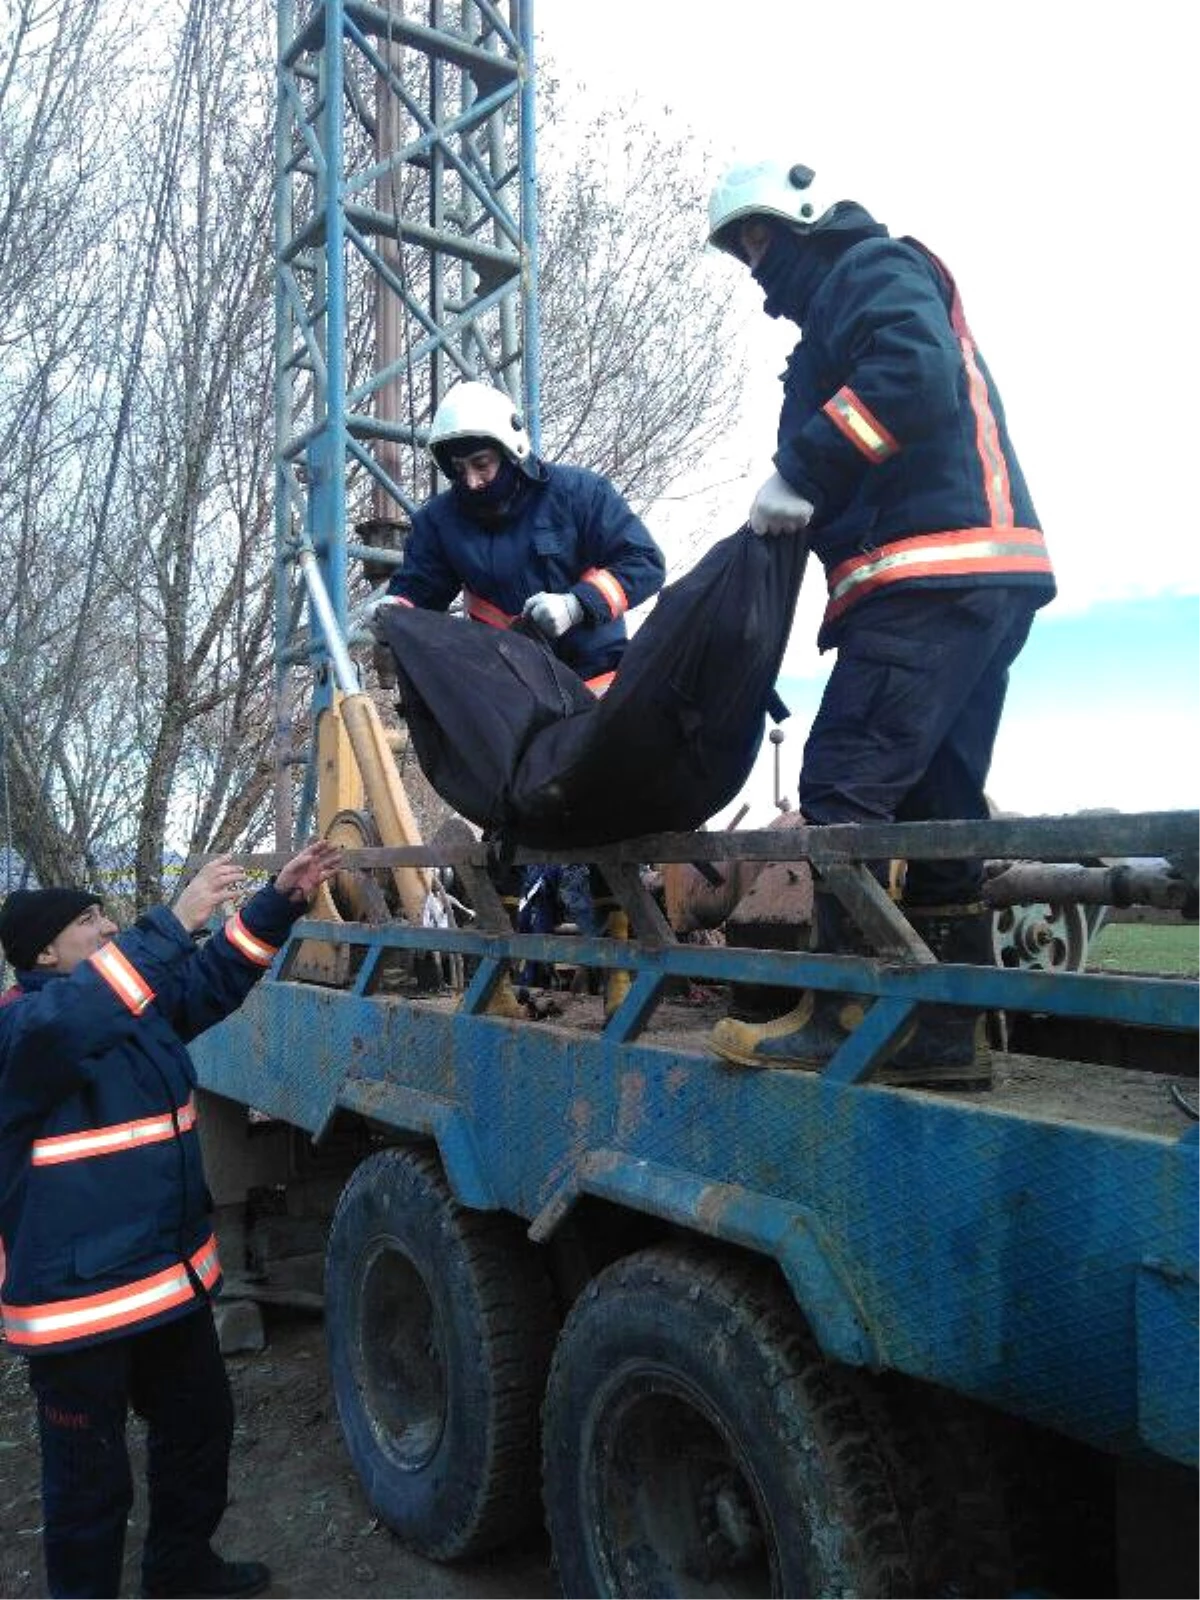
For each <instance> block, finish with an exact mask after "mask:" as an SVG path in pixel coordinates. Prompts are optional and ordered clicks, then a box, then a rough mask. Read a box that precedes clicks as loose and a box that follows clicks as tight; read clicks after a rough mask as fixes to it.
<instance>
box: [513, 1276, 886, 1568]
mask: <svg viewBox="0 0 1200 1600" xmlns="http://www.w3.org/2000/svg"><path fill="white" fill-rule="evenodd" d="M858 1382H859V1380H858V1379H857V1377H856V1375H855V1374H853V1373H851V1372H849V1371H847V1370H846V1369H844V1368H839V1367H836V1366H834V1365H832V1364H831V1363H829V1362H827V1361H825V1360H824V1359H823V1358H822V1357H821V1355H820V1353H819V1351H818V1350H817V1348H816V1345H815V1343H814V1342H813V1340H812V1338H811V1336H810V1335H809V1333H808V1332H807V1330H806V1329H805V1327H804V1324H803V1322H802V1320H801V1319H800V1317H799V1316H798V1314H797V1312H796V1309H795V1307H794V1305H793V1304H792V1302H791V1300H790V1299H789V1297H788V1296H787V1294H786V1292H785V1291H784V1290H783V1289H782V1287H781V1286H779V1285H778V1284H777V1282H776V1280H775V1279H774V1277H773V1276H772V1274H771V1273H770V1271H769V1270H768V1269H765V1268H761V1267H759V1266H757V1265H756V1264H754V1263H748V1262H745V1261H743V1260H741V1259H740V1258H738V1259H735V1258H732V1257H727V1256H723V1255H718V1254H715V1253H712V1252H710V1251H701V1250H697V1251H692V1250H691V1249H688V1248H686V1247H678V1248H658V1249H653V1250H647V1251H644V1252H640V1253H639V1254H637V1255H634V1256H630V1257H628V1258H626V1259H625V1260H623V1261H619V1262H617V1263H616V1264H615V1265H613V1266H611V1267H609V1268H608V1269H607V1271H605V1272H604V1273H603V1274H601V1275H600V1276H599V1277H598V1278H596V1279H595V1280H594V1282H593V1283H592V1284H591V1285H589V1287H588V1288H587V1289H586V1290H585V1291H584V1293H583V1294H582V1295H581V1296H580V1298H579V1299H578V1300H577V1302H576V1304H575V1306H574V1308H573V1309H572V1311H571V1314H570V1316H569V1317H568V1318H567V1321H566V1324H565V1326H564V1328H563V1332H562V1335H561V1337H560V1339H559V1342H558V1347H557V1349H556V1351H555V1356H554V1362H553V1366H552V1368H551V1374H550V1383H549V1387H548V1389H547V1395H546V1406H545V1412H544V1419H543V1469H542V1470H543V1479H544V1484H543V1493H544V1495H545V1501H546V1517H547V1524H548V1527H549V1530H550V1537H551V1541H552V1544H553V1548H554V1558H555V1562H556V1564H557V1567H558V1571H559V1576H560V1579H561V1581H562V1584H563V1590H564V1593H565V1594H567V1595H631V1596H632V1595H704V1596H759V1595H832V1594H836V1595H895V1594H908V1593H911V1592H912V1579H911V1575H910V1571H909V1566H908V1557H907V1549H906V1544H905V1539H904V1534H903V1529H902V1525H901V1521H900V1517H899V1514H898V1511H897V1508H896V1504H895V1501H894V1499H893V1496H892V1491H891V1488H890V1486H889V1482H888V1477H887V1473H886V1471H885V1468H884V1465H883V1462H882V1460H881V1459H880V1456H879V1454H878V1452H877V1450H876V1448H875V1445H874V1442H873V1440H872V1438H871V1435H870V1430H869V1428H868V1426H867V1424H866V1422H865V1420H864V1416H863V1412H862V1409H861V1407H860V1405H859V1402H858V1398H857V1394H856V1390H857V1388H858Z"/></svg>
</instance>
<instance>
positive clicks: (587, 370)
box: [0, 0, 739, 904]
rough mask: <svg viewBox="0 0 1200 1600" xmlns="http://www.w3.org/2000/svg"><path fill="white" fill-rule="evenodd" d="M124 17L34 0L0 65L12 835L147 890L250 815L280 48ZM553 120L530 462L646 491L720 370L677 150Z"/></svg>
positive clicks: (58, 869)
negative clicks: (602, 154) (599, 150)
mask: <svg viewBox="0 0 1200 1600" xmlns="http://www.w3.org/2000/svg"><path fill="white" fill-rule="evenodd" d="M127 4H128V7H129V10H128V14H127V13H126V10H125V8H124V3H121V4H119V3H118V0H100V3H97V0H86V3H85V0H40V9H37V10H35V9H34V7H33V5H32V0H27V3H26V4H24V5H21V6H19V8H18V10H17V12H16V13H15V14H14V20H13V27H12V29H11V33H10V35H9V36H8V37H7V38H6V46H5V51H4V54H3V55H2V56H0V156H2V157H3V161H2V162H0V355H2V356H3V376H2V377H0V446H3V448H0V560H3V561H4V563H5V566H6V568H7V570H8V571H9V572H10V573H12V574H14V576H15V584H14V585H13V587H12V588H11V589H10V590H9V591H8V592H7V594H0V625H2V632H0V690H2V692H0V733H2V734H3V736H4V737H3V742H2V744H0V759H2V760H3V763H4V768H5V774H4V775H5V780H6V781H5V783H4V785H2V786H0V794H7V795H8V796H9V807H10V809H9V815H8V816H7V817H4V816H0V843H3V842H6V841H5V839H4V835H5V832H7V842H9V843H11V844H12V845H13V846H14V847H15V849H16V850H17V851H18V852H19V853H20V854H21V855H23V856H24V857H25V859H26V860H27V861H28V862H29V863H30V864H31V865H32V867H33V869H34V871H35V872H36V873H37V874H38V875H39V876H40V877H42V878H44V879H46V880H47V881H49V880H54V881H64V882H67V881H83V880H85V879H87V878H93V879H94V877H95V874H96V872H97V871H98V870H100V869H105V870H108V871H110V872H115V873H118V874H125V875H126V876H127V878H128V880H129V883H128V887H129V889H130V891H131V893H132V895H133V896H134V897H135V898H136V900H137V902H138V903H140V904H145V903H148V902H150V901H152V900H155V899H157V898H158V897H159V896H160V895H161V893H162V889H163V874H164V860H165V859H166V858H167V856H168V853H169V851H170V850H171V849H175V850H180V851H182V850H194V849H211V848H214V847H225V846H237V845H243V844H245V843H247V842H250V841H256V840H258V839H260V838H261V837H262V836H263V834H264V831H265V829H266V827H267V826H268V823H269V799H270V788H271V780H272V776H273V754H272V740H273V734H274V715H273V707H272V698H273V680H272V659H271V652H272V641H273V618H272V584H271V557H272V536H271V506H270V496H271V493H272V460H271V449H272V437H273V428H272V417H271V412H272V405H273V386H272V373H271V361H272V321H273V317H272V287H273V286H272V262H271V242H272V238H271V235H272V230H271V173H270V162H269V160H268V159H266V156H267V153H268V152H269V151H270V149H271V134H270V127H271V100H272V94H273V59H272V51H273V35H272V29H271V26H270V16H269V12H270V6H269V0H226V3H224V4H223V5H222V6H221V7H220V8H219V11H218V10H217V9H216V8H214V9H212V10H210V9H209V8H206V7H205V6H203V5H201V4H199V0H179V9H178V11H177V12H176V13H175V14H174V15H173V16H172V15H171V14H169V13H164V11H163V10H162V8H161V7H158V8H156V11H155V16H156V31H155V40H156V46H155V48H156V50H157V51H158V53H159V58H158V60H156V61H155V62H154V63H149V62H148V61H147V59H146V53H145V50H144V48H143V47H142V46H141V45H140V44H139V40H144V37H145V35H144V33H139V31H138V28H137V26H136V25H135V24H137V23H138V21H139V20H141V21H144V18H143V17H141V9H142V8H143V7H144V6H145V5H146V0H127ZM151 66H152V67H153V70H150V68H151ZM168 69H169V70H168ZM126 72H128V73H129V74H135V73H136V74H138V76H137V77H136V79H133V78H131V80H130V81H131V83H134V82H135V83H136V93H135V92H132V91H131V92H130V93H129V94H126V95H122V94H121V92H120V90H121V85H122V82H123V81H124V80H123V74H124V73H126ZM101 84H102V85H103V90H104V93H103V99H102V98H101V95H100V92H99V87H98V86H99V85H101ZM545 116H546V129H545V138H544V143H543V159H542V172H541V190H540V207H541V217H540V228H541V236H542V256H541V281H542V296H543V300H542V313H543V314H542V322H543V330H542V349H543V362H544V366H543V374H542V387H543V395H544V411H545V416H544V428H543V433H544V450H545V453H546V454H547V455H548V456H549V457H551V458H554V459H566V460H570V461H573V462H576V463H579V464H581V465H585V466H590V467H593V468H595V469H597V470H600V471H602V472H605V473H607V474H608V475H610V476H611V477H612V478H613V480H614V481H615V482H616V483H617V484H618V485H619V486H620V487H621V488H622V489H623V490H624V491H625V493H626V494H627V495H628V496H629V497H630V499H631V500H632V501H633V502H634V503H635V504H637V505H639V506H645V505H646V504H647V503H648V502H649V501H651V500H652V499H653V498H654V497H656V496H657V495H659V494H661V493H663V492H664V491H665V490H666V489H667V488H668V487H670V486H671V485H672V484H673V483H676V482H678V481H679V480H680V479H681V478H682V477H684V476H686V474H687V473H688V472H689V471H690V470H691V469H692V468H693V467H694V466H695V465H696V463H697V462H698V461H700V460H701V459H702V458H703V457H704V455H705V453H706V452H707V451H708V450H709V448H710V447H711V444H712V442H713V441H714V440H715V439H716V438H718V437H719V436H720V434H721V433H722V432H723V431H724V428H725V427H726V425H727V422H728V419H729V416H730V414H731V411H732V408H733V405H734V404H735V401H736V394H737V386H738V378H739V370H738V366H737V363H736V362H735V361H734V360H733V359H732V355H731V331H730V330H729V329H728V328H727V326H726V324H725V320H724V290H723V287H722V285H721V284H720V282H719V280H716V279H712V280H710V279H709V278H708V276H707V271H708V263H706V262H705V260H704V258H703V255H702V253H701V252H700V251H699V250H698V249H697V234H698V229H697V218H698V216H700V214H701V212H700V197H699V194H698V192H697V184H696V180H695V178H694V176H692V175H691V160H690V153H689V147H688V142H687V140H686V139H683V138H681V139H680V140H679V141H677V142H676V143H675V144H671V143H669V142H667V143H664V142H663V141H662V139H661V138H660V137H659V135H658V134H657V133H656V132H654V131H652V130H651V129H649V128H647V127H643V126H641V125H639V124H636V123H634V124H631V125H625V124H622V123H621V122H620V121H619V120H618V119H616V118H607V119H602V121H601V123H600V124H599V125H597V127H596V128H594V129H593V130H591V132H590V133H589V134H588V136H587V139H586V140H585V141H583V142H582V144H581V145H580V146H579V147H577V148H579V149H580V151H581V153H579V154H573V153H572V151H571V148H570V146H569V145H568V143H567V142H566V140H565V139H559V138H558V137H557V124H556V120H555V111H554V106H553V96H548V97H547V100H546V105H545ZM599 144H603V145H604V146H605V147H606V149H607V150H609V152H610V155H611V159H610V160H608V161H607V162H606V163H605V173H604V175H603V176H602V177H601V176H599V175H598V171H597V165H596V162H595V160H594V151H595V149H596V147H597V145H599ZM588 151H591V152H592V153H593V154H592V156H591V157H589V154H588ZM402 200H403V197H402V196H401V197H399V203H402ZM351 292H352V294H355V295H358V296H359V297H360V298H361V301H362V303H361V304H359V303H358V301H357V300H356V301H355V303H354V305H352V306H351V308H350V316H349V318H348V321H349V324H350V326H351V328H352V329H354V330H357V333H356V335H355V340H356V342H355V345H354V348H353V349H352V350H351V352H350V359H351V365H352V369H353V370H360V366H361V364H365V362H366V361H367V359H368V358H369V350H368V348H367V340H366V332H367V331H368V330H369V328H370V326H371V316H370V305H369V301H368V300H367V293H368V286H367V282H366V279H365V278H361V277H360V278H357V279H355V278H352V289H351ZM426 402H427V397H424V398H423V399H418V398H417V397H414V401H413V403H414V405H415V406H417V407H418V411H419V407H420V405H421V404H423V403H426ZM351 492H352V494H353V493H354V492H355V491H354V490H352V491H351Z"/></svg>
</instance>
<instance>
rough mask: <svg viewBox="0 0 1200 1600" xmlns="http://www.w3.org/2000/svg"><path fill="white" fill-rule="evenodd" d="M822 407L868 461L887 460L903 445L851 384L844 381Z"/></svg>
mask: <svg viewBox="0 0 1200 1600" xmlns="http://www.w3.org/2000/svg"><path fill="white" fill-rule="evenodd" d="M821 410H822V411H823V412H824V413H825V415H826V416H827V417H828V418H829V420H830V422H832V423H833V425H834V427H835V428H837V429H838V430H839V431H840V432H841V433H844V434H845V436H846V438H847V439H849V441H850V443H851V444H852V445H853V446H854V447H855V449H856V450H859V451H861V452H862V454H863V455H864V456H866V458H867V460H868V461H874V462H877V463H878V462H880V461H886V460H887V459H888V457H889V456H894V455H895V454H896V452H897V451H898V450H899V449H900V446H899V445H898V444H897V443H896V440H895V439H894V438H893V437H892V435H891V434H890V433H889V432H888V431H887V429H886V428H885V427H884V425H883V423H882V422H880V420H879V418H878V417H876V416H875V415H874V414H873V413H872V412H871V411H869V410H868V409H867V407H866V406H865V405H863V403H862V401H861V400H860V399H859V398H858V396H857V395H856V394H855V392H854V390H853V389H851V388H850V386H849V385H848V384H843V385H842V387H841V388H840V389H839V390H838V392H837V393H836V394H835V395H834V397H833V399H832V400H827V401H826V402H825V404H824V405H823V406H822V407H821Z"/></svg>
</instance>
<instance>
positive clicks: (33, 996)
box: [0, 886, 305, 1352]
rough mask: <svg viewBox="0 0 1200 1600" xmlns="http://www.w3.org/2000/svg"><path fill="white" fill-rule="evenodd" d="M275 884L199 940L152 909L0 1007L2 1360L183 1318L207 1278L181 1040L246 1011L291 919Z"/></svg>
mask: <svg viewBox="0 0 1200 1600" xmlns="http://www.w3.org/2000/svg"><path fill="white" fill-rule="evenodd" d="M304 909H305V908H304V906H303V905H302V904H301V905H293V904H292V902H291V901H290V900H289V899H288V898H287V897H286V896H285V895H282V894H280V893H279V892H278V891H277V890H276V889H275V888H273V887H271V886H268V887H266V888H264V889H260V890H259V891H258V893H257V894H256V895H254V896H253V898H252V899H251V900H249V901H248V902H247V904H246V905H245V906H244V907H243V908H242V910H241V911H240V912H239V913H238V914H237V915H235V916H233V917H231V918H230V919H229V921H228V922H227V923H226V925H225V927H224V929H222V930H221V931H220V932H217V933H214V934H213V935H212V936H211V938H209V939H208V940H207V941H206V942H205V943H204V944H203V945H201V946H197V945H196V944H195V943H194V941H193V940H192V938H191V936H190V935H189V934H188V932H187V930H186V929H185V928H184V927H183V924H182V923H181V922H179V920H178V919H177V918H176V917H175V915H174V914H173V913H172V912H171V911H169V910H167V909H166V907H164V906H158V907H155V908H154V909H153V910H151V911H148V912H147V913H146V914H145V915H144V916H142V917H139V918H138V920H137V922H136V923H135V925H134V926H133V927H131V928H129V929H127V930H126V931H125V932H124V933H120V934H118V935H117V936H116V937H115V938H113V939H111V940H109V941H108V943H107V944H105V945H104V946H102V948H101V949H100V950H99V951H97V953H96V955H94V956H92V957H91V958H90V959H89V960H87V961H84V962H82V963H81V964H80V965H79V966H78V967H76V968H75V970H74V971H73V972H71V973H67V974H47V973H41V972H21V973H18V974H17V979H18V983H19V986H20V989H21V991H22V993H21V996H20V998H18V999H16V1000H13V1001H12V1002H11V1003H9V1004H7V1005H3V1006H0V1310H2V1313H3V1319H4V1329H5V1334H6V1336H7V1338H8V1341H9V1343H10V1345H12V1346H13V1347H14V1348H18V1349H25V1350H28V1351H31V1352H32V1351H38V1352H46V1351H54V1350H63V1349H72V1348H75V1347H77V1346H82V1345H86V1344H93V1343H97V1342H99V1341H101V1340H104V1339H111V1338H115V1337H117V1336H119V1335H121V1334H127V1333H129V1332H130V1331H136V1330H140V1329H142V1328H145V1327H149V1326H153V1325H156V1324H158V1323H163V1322H169V1321H171V1320H173V1319H174V1318H176V1317H179V1316H183V1315H184V1314H186V1313H187V1312H189V1311H191V1310H193V1309H194V1307H195V1303H196V1300H197V1298H199V1297H202V1296H204V1295H205V1294H206V1293H209V1292H212V1291H214V1290H215V1289H216V1288H217V1287H218V1285H219V1282H220V1276H221V1268H220V1263H219V1261H218V1259H217V1248H216V1241H215V1239H214V1238H213V1232H212V1219H211V1215H210V1213H211V1210H212V1202H211V1197H210V1195H209V1192H208V1188H207V1185H206V1183H205V1180H204V1171H203V1167H202V1164H201V1156H200V1140H199V1136H198V1134H197V1132H196V1107H195V1100H194V1093H193V1092H194V1090H195V1087H196V1073H195V1069H194V1068H193V1066H192V1062H191V1058H190V1056H189V1055H188V1052H187V1050H186V1048H185V1045H186V1042H187V1041H188V1040H189V1039H193V1038H195V1037H196V1035H197V1034H199V1033H201V1032H203V1031H204V1029H205V1028H208V1027H211V1026H212V1025H213V1023H215V1022H219V1021H220V1020H221V1018H222V1017H225V1016H227V1015H228V1014H229V1013H230V1012H231V1011H234V1010H236V1008H237V1007H238V1006H239V1005H240V1004H241V1003H242V1001H243V1000H244V999H245V997H246V995H247V994H248V993H249V991H250V989H251V988H252V987H253V985H254V983H255V981H256V980H257V979H258V978H259V977H261V975H262V973H263V971H264V970H265V968H266V967H267V966H269V965H270V963H271V960H272V958H273V956H274V954H275V951H276V949H277V948H278V946H279V945H281V944H282V943H283V942H284V940H285V939H286V937H287V934H288V930H289V929H290V927H291V925H292V923H293V922H294V921H295V920H296V918H297V917H298V916H299V915H301V913H302V912H303V911H304Z"/></svg>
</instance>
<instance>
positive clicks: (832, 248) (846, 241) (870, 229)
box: [753, 200, 887, 326]
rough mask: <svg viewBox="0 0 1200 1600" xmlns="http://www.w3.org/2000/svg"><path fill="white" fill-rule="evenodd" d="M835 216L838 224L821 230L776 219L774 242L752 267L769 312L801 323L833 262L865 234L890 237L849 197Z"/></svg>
mask: <svg viewBox="0 0 1200 1600" xmlns="http://www.w3.org/2000/svg"><path fill="white" fill-rule="evenodd" d="M835 216H836V226H834V227H832V228H829V229H827V230H824V231H821V232H817V233H809V234H802V233H799V232H798V231H797V230H796V229H795V228H789V227H788V226H787V225H786V224H783V223H773V224H772V227H771V243H770V244H769V245H768V246H767V252H766V254H765V255H764V256H763V258H762V260H761V261H760V262H759V263H758V266H757V267H755V268H754V269H753V277H754V281H755V283H757V284H758V286H759V287H760V288H761V289H762V291H763V293H764V295H765V296H766V298H765V299H764V301H763V310H764V311H765V312H766V314H767V315H768V316H769V317H787V318H788V320H789V321H791V322H795V323H797V324H799V325H800V326H803V324H804V319H805V317H806V316H807V315H808V308H809V305H810V304H811V302H812V297H813V295H814V294H815V293H816V291H817V289H818V288H819V287H820V286H821V284H822V283H823V282H824V280H825V278H826V276H827V275H828V273H829V271H830V269H831V268H832V266H833V265H834V263H835V262H836V261H838V260H840V259H841V257H842V256H844V255H845V253H846V251H847V250H849V249H850V248H851V246H852V245H856V244H858V243H860V241H861V240H863V239H878V238H886V237H887V229H886V228H885V227H884V225H883V224H882V223H881V222H876V221H875V219H874V217H872V215H871V214H870V212H869V211H864V210H863V208H862V206H859V205H855V204H854V202H853V201H851V200H846V201H842V202H841V204H839V205H838V207H837V208H836V212H835Z"/></svg>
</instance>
